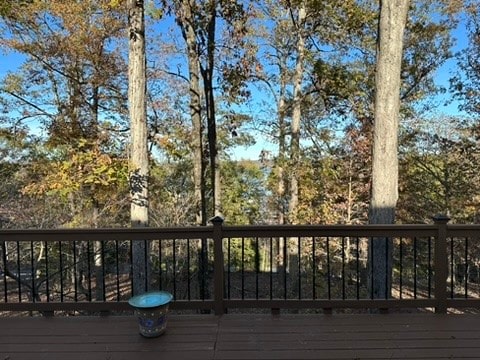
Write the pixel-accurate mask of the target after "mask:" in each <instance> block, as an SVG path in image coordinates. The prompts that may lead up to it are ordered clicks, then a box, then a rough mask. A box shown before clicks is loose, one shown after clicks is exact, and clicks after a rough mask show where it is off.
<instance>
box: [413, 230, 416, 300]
mask: <svg viewBox="0 0 480 360" xmlns="http://www.w3.org/2000/svg"><path fill="white" fill-rule="evenodd" d="M413 298H414V299H416V298H417V238H416V237H414V238H413Z"/></svg>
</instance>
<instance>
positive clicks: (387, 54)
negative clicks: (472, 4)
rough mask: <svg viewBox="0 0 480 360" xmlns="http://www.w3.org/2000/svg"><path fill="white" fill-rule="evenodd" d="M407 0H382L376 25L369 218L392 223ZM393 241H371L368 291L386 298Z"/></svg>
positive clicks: (396, 186)
mask: <svg viewBox="0 0 480 360" xmlns="http://www.w3.org/2000/svg"><path fill="white" fill-rule="evenodd" d="M409 3H410V1H409V0H381V1H380V21H379V28H378V45H377V67H376V77H375V88H376V93H375V109H374V117H375V123H374V130H373V153H372V190H371V199H370V211H369V222H370V223H371V224H393V223H394V221H395V207H396V204H397V199H398V154H397V152H398V123H399V111H400V85H401V80H400V72H401V65H402V57H403V56H402V55H403V33H404V29H405V24H406V21H407V13H408V8H409ZM391 254H392V240H391V239H388V238H377V239H372V240H370V244H369V264H370V271H369V274H370V279H369V285H370V286H371V289H370V290H371V295H372V297H373V298H388V297H389V296H390V291H391V272H392V261H391V257H392V255H391Z"/></svg>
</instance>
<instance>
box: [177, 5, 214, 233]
mask: <svg viewBox="0 0 480 360" xmlns="http://www.w3.org/2000/svg"><path fill="white" fill-rule="evenodd" d="M194 4H195V0H184V1H181V2H180V7H179V10H178V11H177V21H178V23H179V25H180V27H181V29H182V35H183V38H184V39H185V43H186V45H187V59H188V72H189V80H190V89H189V93H190V117H191V119H192V128H193V138H192V147H193V183H194V201H195V220H196V223H197V225H202V226H205V225H206V224H207V218H206V217H207V214H206V211H207V210H206V203H205V201H206V197H205V162H204V157H203V126H202V113H201V109H202V106H201V103H202V96H201V93H202V92H201V89H200V58H199V54H198V43H197V37H196V35H195V29H194V28H193V25H192V24H194V16H195V15H194V13H193V10H192V9H193V5H194Z"/></svg>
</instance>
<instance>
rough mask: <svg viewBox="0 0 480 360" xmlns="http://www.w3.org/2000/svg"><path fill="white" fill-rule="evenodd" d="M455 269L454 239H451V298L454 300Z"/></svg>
mask: <svg viewBox="0 0 480 360" xmlns="http://www.w3.org/2000/svg"><path fill="white" fill-rule="evenodd" d="M454 277H455V273H454V269H453V238H451V239H450V297H451V298H452V299H453V295H454V286H455V285H454V280H453V279H454Z"/></svg>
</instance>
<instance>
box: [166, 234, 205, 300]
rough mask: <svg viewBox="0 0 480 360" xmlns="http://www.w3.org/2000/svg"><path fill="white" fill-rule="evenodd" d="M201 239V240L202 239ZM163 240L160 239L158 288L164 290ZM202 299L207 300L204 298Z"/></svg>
mask: <svg viewBox="0 0 480 360" xmlns="http://www.w3.org/2000/svg"><path fill="white" fill-rule="evenodd" d="M200 241H201V240H200ZM162 242H163V241H162V240H161V239H160V240H158V288H159V290H162V275H163V270H162V266H163V264H162V260H163V259H162ZM202 300H205V298H203V299H202Z"/></svg>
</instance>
